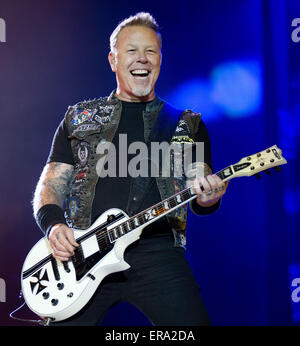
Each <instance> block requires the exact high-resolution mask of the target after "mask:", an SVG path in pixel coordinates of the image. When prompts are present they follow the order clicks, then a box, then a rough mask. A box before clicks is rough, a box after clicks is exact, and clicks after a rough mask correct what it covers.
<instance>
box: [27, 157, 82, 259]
mask: <svg viewBox="0 0 300 346" xmlns="http://www.w3.org/2000/svg"><path fill="white" fill-rule="evenodd" d="M73 170H74V168H73V165H69V164H66V163H60V162H50V163H48V164H47V165H46V166H45V167H44V169H43V172H42V174H41V177H40V179H39V182H38V184H37V187H36V190H35V193H34V198H33V213H34V216H35V218H37V215H38V212H39V210H40V209H41V208H42V207H43V206H46V205H50V204H55V205H57V206H59V207H62V204H63V201H64V199H65V197H66V194H67V192H68V189H69V182H70V178H71V176H72V173H73ZM49 243H50V246H51V247H52V249H53V254H54V257H56V258H58V259H60V260H61V261H67V260H68V259H69V257H70V256H71V255H72V254H73V251H74V246H78V244H77V243H76V241H75V239H74V235H73V231H72V230H71V229H70V228H69V227H67V226H66V225H65V224H62V223H58V224H55V225H54V226H52V228H51V230H50V232H49Z"/></svg>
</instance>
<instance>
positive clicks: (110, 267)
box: [21, 208, 144, 321]
mask: <svg viewBox="0 0 300 346" xmlns="http://www.w3.org/2000/svg"><path fill="white" fill-rule="evenodd" d="M109 219H114V220H111V221H108V220H109ZM126 220H128V216H127V215H126V214H125V213H124V212H123V211H121V210H120V209H116V208H114V209H109V210H108V211H106V212H105V213H103V214H102V215H101V216H100V217H99V218H98V219H97V220H96V221H95V223H94V224H93V225H92V226H91V227H90V228H88V229H87V230H84V231H82V230H74V236H75V239H76V241H77V242H79V243H80V249H78V250H80V252H81V256H77V260H76V258H75V257H72V259H71V260H70V261H68V262H65V263H62V262H60V261H58V260H56V259H54V257H53V256H52V250H51V248H50V246H49V242H48V239H47V238H46V237H44V238H42V239H41V240H40V241H39V242H37V243H36V245H35V246H34V247H33V248H32V249H31V251H30V252H29V254H28V255H27V257H26V259H25V262H24V265H23V268H22V277H21V282H22V292H23V295H24V299H25V301H26V304H27V305H28V307H29V308H30V309H31V310H32V311H33V312H34V313H36V314H37V315H39V316H40V317H42V318H51V319H52V320H53V321H60V320H64V319H67V318H69V317H70V316H72V315H74V314H75V313H76V312H78V311H79V310H81V309H82V308H83V307H84V306H85V305H86V303H87V302H88V301H89V300H90V298H91V297H92V296H93V294H94V293H95V291H96V289H97V288H98V286H99V285H100V283H101V281H102V280H103V279H104V278H105V277H106V276H107V275H109V274H111V273H114V272H119V271H123V270H126V269H128V268H130V265H129V264H128V263H126V262H125V261H124V251H125V249H126V248H127V247H128V245H130V244H131V243H133V242H135V241H136V240H138V239H139V237H140V234H141V232H142V229H143V228H144V227H143V226H141V227H137V228H135V229H134V230H133V231H132V232H129V233H127V234H124V235H123V236H122V237H120V238H118V239H117V240H115V241H112V242H111V239H105V236H106V235H107V234H108V231H109V230H110V229H112V228H113V227H116V226H117V225H119V224H121V223H124V222H126ZM95 229H96V230H97V233H95ZM99 234H100V237H99ZM97 236H98V240H97ZM99 239H100V240H99ZM109 240H110V241H109ZM102 244H103V246H101V245H102ZM104 245H105V246H104ZM101 247H102V248H101ZM82 255H83V256H82ZM80 257H81V258H82V259H83V263H80V262H81V261H80Z"/></svg>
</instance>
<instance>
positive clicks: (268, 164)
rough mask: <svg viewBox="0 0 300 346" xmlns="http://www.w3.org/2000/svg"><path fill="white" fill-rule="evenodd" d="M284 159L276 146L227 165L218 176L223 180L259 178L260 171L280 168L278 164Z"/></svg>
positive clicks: (282, 163) (283, 161)
mask: <svg viewBox="0 0 300 346" xmlns="http://www.w3.org/2000/svg"><path fill="white" fill-rule="evenodd" d="M286 163H287V161H286V159H285V158H284V157H283V156H282V151H281V150H280V149H279V148H278V147H277V146H276V145H273V146H272V147H270V148H268V149H266V150H263V151H260V152H258V153H256V154H253V155H250V156H247V157H244V158H242V159H241V160H240V161H239V162H237V163H236V164H234V165H231V166H228V167H227V168H225V169H223V170H222V171H220V172H219V174H218V175H219V176H220V178H221V179H222V180H223V181H226V180H229V179H232V178H235V177H241V176H252V175H257V177H258V178H259V177H260V175H259V173H260V172H263V171H265V172H266V173H267V174H271V172H270V171H269V169H270V168H274V169H275V170H277V171H278V170H280V169H281V168H280V167H279V166H281V165H284V164H286Z"/></svg>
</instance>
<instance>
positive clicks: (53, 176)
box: [33, 162, 74, 216]
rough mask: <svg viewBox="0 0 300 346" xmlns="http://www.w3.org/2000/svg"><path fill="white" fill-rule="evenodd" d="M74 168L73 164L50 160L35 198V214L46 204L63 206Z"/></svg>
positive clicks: (38, 185)
mask: <svg viewBox="0 0 300 346" xmlns="http://www.w3.org/2000/svg"><path fill="white" fill-rule="evenodd" d="M73 170H74V168H73V166H72V165H68V164H66V163H60V162H50V163H48V164H47V165H46V166H45V167H44V170H43V172H42V174H41V177H40V180H39V182H38V184H37V187H36V190H35V193H34V198H33V213H34V215H35V216H36V214H37V212H38V210H39V209H40V208H41V207H42V206H44V205H46V204H57V205H58V206H60V207H61V206H62V204H63V201H64V199H65V196H66V193H67V192H68V186H69V180H70V178H71V175H72V173H73Z"/></svg>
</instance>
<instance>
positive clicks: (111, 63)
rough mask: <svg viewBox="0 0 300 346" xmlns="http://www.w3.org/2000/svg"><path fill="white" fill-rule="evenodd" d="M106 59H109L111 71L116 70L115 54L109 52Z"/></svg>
mask: <svg viewBox="0 0 300 346" xmlns="http://www.w3.org/2000/svg"><path fill="white" fill-rule="evenodd" d="M108 61H109V64H110V67H111V69H112V71H113V72H116V64H115V54H114V53H113V52H109V54H108Z"/></svg>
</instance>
